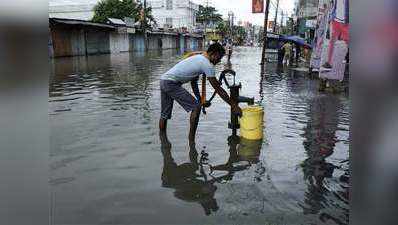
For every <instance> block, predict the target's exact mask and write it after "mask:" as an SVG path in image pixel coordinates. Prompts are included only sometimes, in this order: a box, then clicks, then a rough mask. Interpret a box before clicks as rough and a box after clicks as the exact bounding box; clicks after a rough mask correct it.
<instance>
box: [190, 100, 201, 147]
mask: <svg viewBox="0 0 398 225" xmlns="http://www.w3.org/2000/svg"><path fill="white" fill-rule="evenodd" d="M200 110H201V107H198V108H197V109H195V110H194V111H192V112H191V117H190V129H189V136H188V138H189V146H191V147H192V146H195V135H196V130H197V128H198V123H199V116H200Z"/></svg>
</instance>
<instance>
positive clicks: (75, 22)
mask: <svg viewBox="0 0 398 225" xmlns="http://www.w3.org/2000/svg"><path fill="white" fill-rule="evenodd" d="M50 22H55V23H61V24H67V25H81V26H93V27H101V28H108V29H115V27H114V26H112V25H109V24H103V23H94V22H90V21H85V20H75V19H60V18H50Z"/></svg>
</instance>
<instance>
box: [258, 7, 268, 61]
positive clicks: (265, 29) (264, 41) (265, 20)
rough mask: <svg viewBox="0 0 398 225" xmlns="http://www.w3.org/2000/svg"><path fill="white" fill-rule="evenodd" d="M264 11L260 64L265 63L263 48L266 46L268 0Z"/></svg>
mask: <svg viewBox="0 0 398 225" xmlns="http://www.w3.org/2000/svg"><path fill="white" fill-rule="evenodd" d="M266 4H267V5H266V6H265V12H264V37H263V39H264V40H263V52H262V54H261V63H260V64H261V65H264V64H265V49H266V48H267V26H268V11H269V0H267V2H266Z"/></svg>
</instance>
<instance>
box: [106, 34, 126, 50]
mask: <svg viewBox="0 0 398 225" xmlns="http://www.w3.org/2000/svg"><path fill="white" fill-rule="evenodd" d="M129 42H130V39H129V35H128V34H127V33H122V34H120V33H118V32H111V33H110V34H109V47H110V52H111V53H119V52H128V51H130V43H129Z"/></svg>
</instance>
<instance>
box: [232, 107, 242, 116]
mask: <svg viewBox="0 0 398 225" xmlns="http://www.w3.org/2000/svg"><path fill="white" fill-rule="evenodd" d="M231 110H232V112H233V113H235V114H237V115H238V116H239V117H242V109H241V108H240V107H239V106H238V104H234V105H231Z"/></svg>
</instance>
